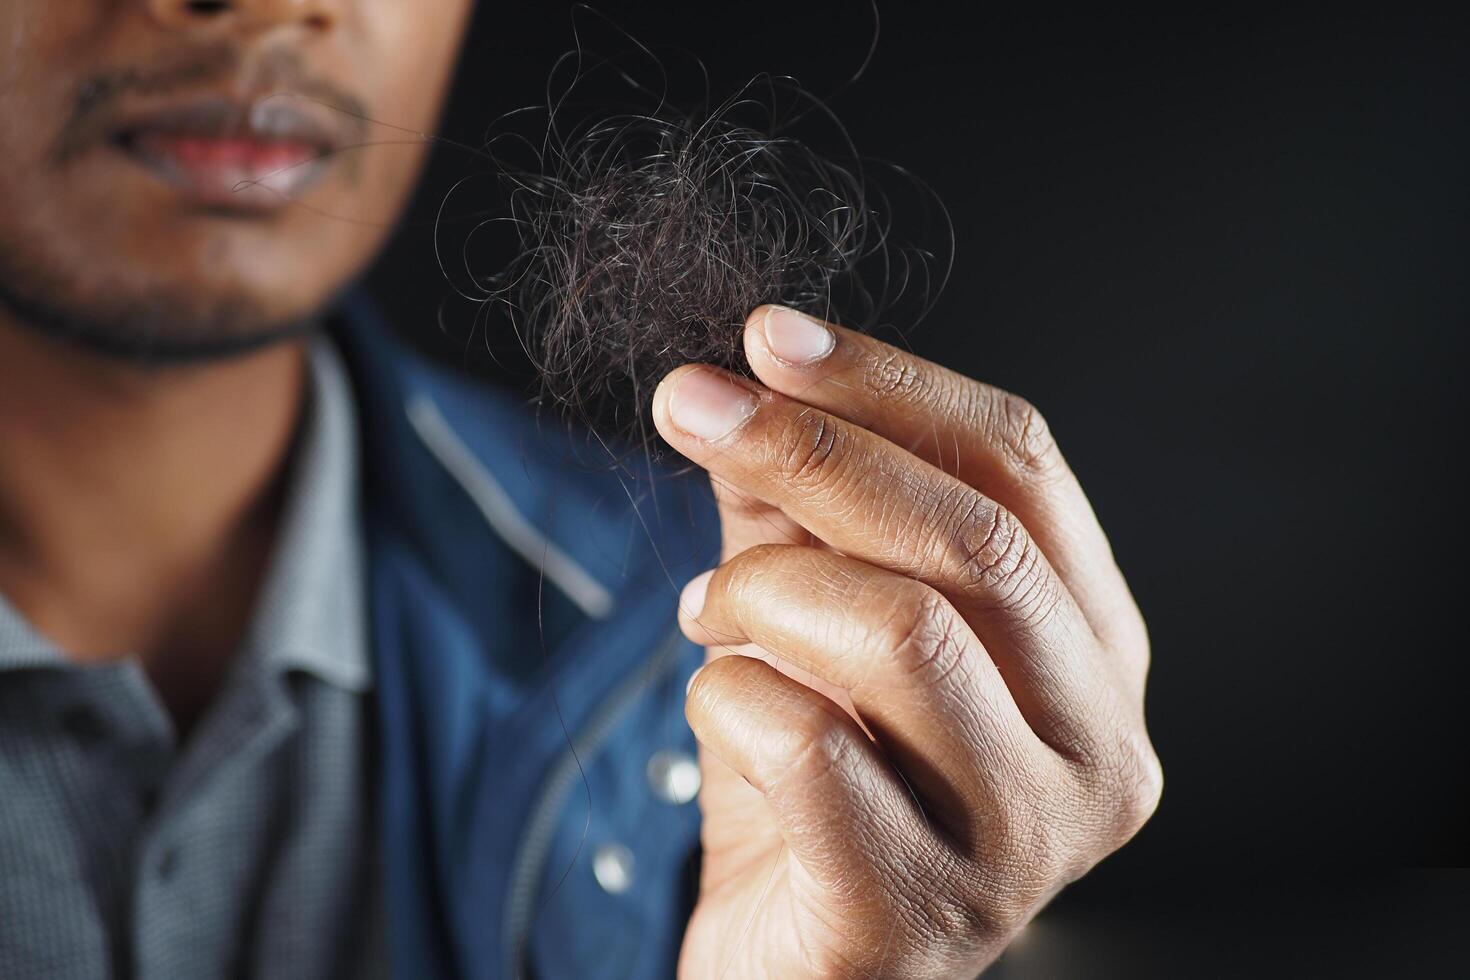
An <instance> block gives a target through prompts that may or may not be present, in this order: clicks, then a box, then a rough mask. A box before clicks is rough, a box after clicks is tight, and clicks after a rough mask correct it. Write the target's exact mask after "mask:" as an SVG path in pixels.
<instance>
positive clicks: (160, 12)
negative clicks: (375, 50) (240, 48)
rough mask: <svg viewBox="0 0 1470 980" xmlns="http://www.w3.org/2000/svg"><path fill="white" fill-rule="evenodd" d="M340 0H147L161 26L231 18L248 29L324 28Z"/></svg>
mask: <svg viewBox="0 0 1470 980" xmlns="http://www.w3.org/2000/svg"><path fill="white" fill-rule="evenodd" d="M340 3H341V0H147V7H148V10H149V12H150V13H151V14H152V15H153V18H154V19H155V20H156V21H158V22H159V23H160V24H162V25H163V26H165V27H168V28H173V29H180V30H188V29H190V28H194V27H204V26H206V25H211V26H212V25H215V24H220V25H221V26H223V24H222V22H224V21H233V22H235V25H236V26H238V27H240V28H243V29H249V30H256V31H261V30H270V29H272V28H276V27H286V26H291V25H298V26H301V27H306V28H309V29H311V30H316V31H325V30H328V29H330V28H331V27H332V26H333V24H335V23H336V21H337V8H338V6H339V5H340Z"/></svg>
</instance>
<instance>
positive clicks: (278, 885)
mask: <svg viewBox="0 0 1470 980" xmlns="http://www.w3.org/2000/svg"><path fill="white" fill-rule="evenodd" d="M356 425H357V423H356V409H355V407H354V405H353V401H352V392H351V388H350V385H349V383H348V381H347V378H346V376H345V373H344V371H343V368H342V365H341V362H340V358H339V356H338V354H337V353H336V351H335V350H334V349H333V348H332V346H331V344H330V342H329V341H327V340H325V339H317V340H315V341H314V342H313V345H312V350H311V392H310V398H309V401H308V407H307V411H306V415H305V419H304V427H303V430H302V432H301V433H300V437H299V442H298V444H297V447H296V451H295V456H294V459H293V461H292V464H291V466H292V469H291V473H290V476H289V481H290V483H289V488H288V491H287V502H286V509H285V512H284V515H283V523H282V525H281V536H280V539H279V541H278V543H277V546H276V552H275V554H274V556H273V558H272V559H271V564H270V567H269V569H268V571H267V574H266V578H265V582H264V587H263V591H262V593H261V595H260V597H259V599H258V602H257V605H256V609H255V613H254V615H253V618H252V620H251V624H250V627H249V630H248V633H247V635H246V637H245V639H244V642H243V644H242V646H241V648H240V651H239V653H238V655H237V657H236V659H235V662H234V664H233V665H232V667H231V670H230V672H229V674H228V676H227V679H226V681H225V683H224V685H223V686H222V688H221V690H220V691H219V693H218V696H217V697H216V699H215V700H214V702H213V703H212V705H211V707H210V708H209V710H208V712H207V713H206V714H205V716H204V717H203V718H202V719H201V720H200V722H199V724H198V726H197V728H196V729H195V730H194V732H193V733H192V734H191V735H190V737H189V738H188V740H187V741H186V742H185V743H184V744H182V745H181V744H180V742H179V739H178V737H177V736H176V734H175V732H174V730H173V726H172V724H171V721H170V719H169V716H168V714H167V713H166V712H165V710H164V708H163V705H162V704H161V703H160V701H159V699H158V696H157V694H156V693H155V692H154V690H153V688H152V687H151V685H150V684H149V682H148V680H147V678H146V676H145V675H144V673H143V670H142V669H141V667H140V666H139V664H138V662H137V661H136V660H135V659H133V658H129V659H126V660H121V661H118V662H115V663H111V664H107V665H104V666H83V665H80V664H76V663H72V662H70V661H68V659H67V658H66V656H65V654H64V653H62V652H61V651H59V650H57V649H56V648H55V647H53V646H52V645H51V644H50V643H48V642H47V641H46V640H45V638H43V637H41V636H40V635H38V634H37V633H36V632H35V631H34V630H33V629H31V627H30V626H29V625H28V624H27V623H26V622H25V621H24V619H23V618H22V617H21V616H20V615H19V614H18V613H17V612H16V610H15V609H14V608H13V607H12V606H11V605H10V604H9V603H7V602H6V601H5V599H4V597H3V596H0V977H3V978H5V980H32V978H34V980H73V978H75V980H83V978H85V980H97V978H102V977H118V978H124V977H127V978H134V977H136V978H139V980H163V978H170V980H172V978H181V977H187V978H190V980H204V978H211V977H260V978H266V977H269V978H271V980H284V978H295V977H300V978H317V977H360V976H365V975H366V976H371V975H375V974H376V975H384V974H386V965H385V960H384V955H383V943H382V932H383V930H382V928H381V925H382V921H381V920H382V915H381V890H380V876H379V869H378V863H377V861H376V859H375V858H374V856H373V855H375V853H376V851H375V848H374V847H373V839H374V837H373V824H372V821H371V819H370V815H371V814H372V812H373V810H372V807H371V806H370V803H371V798H370V788H371V787H370V783H371V780H370V778H369V772H368V766H369V763H370V759H369V750H370V745H371V738H370V735H371V733H370V732H369V730H368V724H369V710H368V697H369V689H370V686H371V680H372V678H371V660H370V657H369V651H368V637H367V626H366V619H365V615H364V613H365V599H364V581H363V579H364V566H363V554H362V550H363V545H362V530H361V524H360V520H359V509H358V488H359V481H358V472H357V468H358V460H357V429H356ZM105 504H106V501H105V500H100V499H99V501H98V505H99V506H105Z"/></svg>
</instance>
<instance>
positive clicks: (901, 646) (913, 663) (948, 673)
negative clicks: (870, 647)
mask: <svg viewBox="0 0 1470 980" xmlns="http://www.w3.org/2000/svg"><path fill="white" fill-rule="evenodd" d="M906 591H907V593H908V594H906V595H905V596H903V597H902V598H900V599H899V600H898V601H896V602H895V603H894V608H893V612H892V613H891V614H890V615H889V616H888V617H887V618H886V620H885V622H884V625H883V627H882V630H883V635H882V636H881V637H880V638H879V640H878V643H879V645H880V647H881V648H882V649H883V650H884V651H885V653H886V655H887V657H888V658H889V660H890V662H891V663H892V664H893V665H894V668H895V669H896V670H897V671H898V676H899V677H900V678H902V679H903V682H904V683H905V684H910V685H913V686H915V687H920V688H935V687H939V686H941V685H943V684H945V683H946V681H947V680H948V679H950V678H951V677H952V676H953V675H955V674H956V672H962V671H964V670H966V669H967V663H968V660H969V644H968V642H967V640H966V630H965V627H964V625H963V623H962V622H961V620H960V618H959V616H958V615H957V614H956V613H955V611H954V609H953V608H952V607H951V606H950V605H949V603H948V602H947V601H945V599H944V597H943V596H941V595H940V594H939V593H937V592H935V591H934V590H933V589H930V588H928V587H925V586H916V587H915V588H913V589H911V590H906Z"/></svg>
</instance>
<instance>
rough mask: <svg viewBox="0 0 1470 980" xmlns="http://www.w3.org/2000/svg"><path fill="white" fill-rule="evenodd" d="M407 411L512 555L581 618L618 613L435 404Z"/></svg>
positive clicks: (423, 399) (424, 402) (415, 403)
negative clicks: (561, 595) (527, 515)
mask: <svg viewBox="0 0 1470 980" xmlns="http://www.w3.org/2000/svg"><path fill="white" fill-rule="evenodd" d="M405 409H406V411H407V413H408V421H409V423H410V424H411V425H412V426H413V428H414V431H415V432H417V433H418V436H419V438H420V439H421V440H423V443H424V446H425V447H426V448H427V449H428V450H429V452H430V453H431V454H432V455H433V456H434V458H435V459H437V460H438V461H439V462H440V464H441V465H442V466H443V467H444V469H445V470H446V471H447V472H448V473H449V475H450V476H452V477H454V480H455V482H456V483H458V484H459V485H460V487H462V488H463V489H464V492H465V493H466V494H467V495H468V496H469V498H470V500H472V501H474V503H475V506H476V507H478V508H479V509H480V513H481V514H483V515H484V516H485V520H486V521H487V522H488V523H489V524H490V527H491V528H492V529H493V530H494V531H495V533H497V534H499V535H500V537H501V538H502V539H504V541H505V543H506V544H508V545H509V546H510V548H511V550H512V551H514V552H515V553H516V554H518V555H520V556H521V557H522V558H524V559H525V560H526V561H527V562H529V563H530V564H531V565H532V566H533V567H535V568H539V569H540V570H541V572H542V574H544V575H545V576H546V578H547V579H548V580H550V581H551V583H552V584H553V585H555V586H556V587H557V588H558V589H560V590H561V591H562V592H563V593H565V594H566V596H567V598H568V599H571V600H572V601H573V602H574V603H576V604H577V606H578V607H579V608H581V610H582V612H584V613H586V614H587V615H588V616H590V617H592V618H593V619H605V618H607V616H608V615H609V614H610V613H611V612H612V611H613V597H612V593H611V592H609V591H608V590H607V588H606V587H605V586H604V585H603V584H602V583H601V582H599V581H597V580H596V579H595V578H593V577H592V576H591V575H590V574H589V573H588V572H587V570H586V569H585V568H583V567H582V566H581V565H578V564H577V563H576V562H575V561H573V560H572V558H571V556H570V555H568V554H567V553H566V552H565V551H562V550H561V549H560V548H558V547H557V546H556V545H555V544H554V543H553V542H551V541H550V540H549V539H548V538H547V537H546V535H544V534H542V533H541V532H540V531H539V530H537V528H536V527H535V526H534V525H533V524H531V522H530V521H528V520H526V518H525V517H524V516H522V514H521V512H520V511H518V510H517V509H516V506H515V504H514V503H513V502H512V501H511V499H510V494H508V493H506V492H505V488H504V487H503V486H501V485H500V482H499V481H498V480H496V479H495V477H494V476H492V475H491V474H490V471H489V470H487V469H485V467H484V466H483V465H481V463H480V461H479V460H478V459H476V458H475V454H474V453H472V452H470V450H469V447H468V446H466V445H465V444H464V441H463V440H462V439H460V437H459V435H458V434H457V433H456V432H455V431H454V429H453V427H452V426H450V424H449V422H448V420H447V419H445V418H444V414H443V413H442V412H440V411H439V406H438V405H436V404H434V400H433V399H432V398H430V397H428V396H427V395H423V394H419V395H415V396H414V397H412V398H411V399H410V400H409V402H408V404H407V405H406V406H405Z"/></svg>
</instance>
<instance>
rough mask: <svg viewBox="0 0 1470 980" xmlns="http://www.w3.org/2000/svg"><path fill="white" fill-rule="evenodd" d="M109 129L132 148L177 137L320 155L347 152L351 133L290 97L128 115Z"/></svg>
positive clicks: (199, 103)
mask: <svg viewBox="0 0 1470 980" xmlns="http://www.w3.org/2000/svg"><path fill="white" fill-rule="evenodd" d="M108 130H109V132H110V134H111V135H112V137H113V138H114V139H116V140H119V141H121V142H124V143H126V142H127V141H128V140H129V139H131V138H132V137H135V136H137V135H139V134H141V133H174V134H178V135H181V136H195V137H200V138H205V139H210V138H213V139H255V140H259V141H261V142H289V143H303V144H306V145H308V146H310V147H311V148H312V149H314V150H316V151H317V152H318V153H322V154H325V153H330V152H332V151H334V150H340V149H342V148H343V147H344V146H345V145H346V143H347V134H346V133H345V132H344V131H343V127H342V126H341V125H333V123H331V122H328V121H327V120H326V119H324V118H322V117H321V116H320V115H319V114H317V113H315V112H313V111H311V110H310V109H308V108H305V107H303V106H302V105H301V104H300V100H297V99H293V98H291V97H290V96H280V95H274V96H268V97H264V98H259V99H255V100H251V101H247V102H242V101H238V100H235V99H230V98H227V97H223V96H207V97H204V98H199V99H195V100H193V101H190V102H182V103H177V104H173V105H169V106H162V107H157V108H153V109H147V110H138V111H134V112H130V113H127V114H125V115H123V116H121V117H119V118H118V119H116V120H114V121H113V122H112V123H111V124H110V125H109V126H108Z"/></svg>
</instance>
